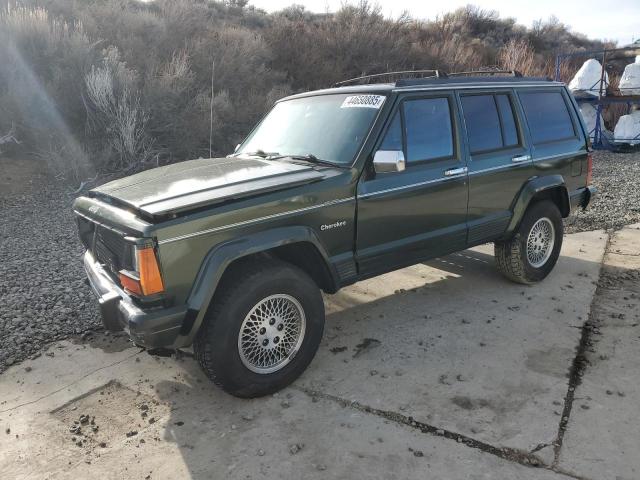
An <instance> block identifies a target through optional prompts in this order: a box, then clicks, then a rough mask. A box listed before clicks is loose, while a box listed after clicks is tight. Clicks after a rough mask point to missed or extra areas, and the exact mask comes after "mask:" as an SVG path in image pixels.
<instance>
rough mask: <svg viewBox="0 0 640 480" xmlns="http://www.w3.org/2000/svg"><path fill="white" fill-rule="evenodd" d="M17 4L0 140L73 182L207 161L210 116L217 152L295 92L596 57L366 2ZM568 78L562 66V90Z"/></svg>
mask: <svg viewBox="0 0 640 480" xmlns="http://www.w3.org/2000/svg"><path fill="white" fill-rule="evenodd" d="M19 3H20V7H19V8H16V7H15V6H13V5H14V2H13V1H11V0H0V5H4V7H2V6H0V112H2V114H1V115H0V132H3V133H4V132H7V131H9V129H10V128H11V125H12V124H15V127H16V136H17V138H19V139H20V140H21V142H22V144H21V145H19V146H18V147H19V148H22V149H24V150H25V151H28V152H39V156H40V157H41V158H43V159H47V162H48V164H49V165H51V168H52V170H54V171H55V172H57V173H59V174H60V175H61V176H64V178H66V179H68V180H70V181H74V182H76V183H79V182H78V180H79V179H83V178H91V177H92V176H93V175H95V171H98V172H115V171H118V172H122V173H124V172H129V171H132V170H136V169H139V168H145V167H146V166H150V165H156V164H158V163H168V162H174V161H179V160H183V159H187V158H192V157H198V156H206V155H208V154H209V120H210V118H209V116H210V107H211V104H213V126H214V132H213V152H214V154H225V153H228V152H230V151H232V150H233V147H234V146H235V144H237V143H238V142H239V141H241V140H242V138H243V137H244V135H246V134H247V132H248V131H249V130H250V129H251V127H252V125H253V124H254V123H255V121H256V120H257V119H258V118H259V117H260V116H261V115H262V114H263V113H264V111H265V110H267V109H268V108H269V107H270V106H271V105H272V104H273V102H274V101H275V100H276V99H277V98H280V97H282V96H284V95H287V94H289V93H292V92H298V91H301V90H309V89H315V88H324V87H328V86H330V85H331V84H333V83H335V82H336V81H339V80H343V79H345V78H350V77H356V76H359V75H362V74H374V73H381V72H386V71H394V70H408V69H443V70H445V71H452V72H453V71H461V70H473V69H479V68H482V67H483V66H485V65H502V66H503V67H504V68H509V69H512V68H514V69H517V70H520V71H522V72H523V73H525V74H539V73H540V72H544V73H547V74H548V75H549V74H550V75H551V76H552V75H553V60H554V58H555V54H556V53H557V52H562V51H571V50H594V49H598V48H602V46H603V44H602V42H597V41H591V40H589V39H587V38H586V37H584V36H581V35H576V34H573V33H572V32H570V30H569V29H568V28H567V27H566V26H564V25H563V24H561V23H560V22H558V21H557V20H555V19H550V20H548V21H545V22H538V23H536V25H535V27H534V28H533V29H527V28H525V27H523V26H519V25H517V24H516V23H515V21H514V20H513V19H509V18H500V17H499V15H498V14H497V12H495V11H489V10H482V9H479V8H477V7H473V6H468V7H465V8H461V9H458V10H456V11H454V12H451V13H448V14H446V15H442V16H440V17H438V18H437V19H436V20H434V21H423V22H420V21H416V20H413V19H411V18H410V17H409V16H408V15H402V16H400V17H399V18H395V19H392V18H385V17H384V16H383V15H382V13H381V9H380V8H379V7H376V6H374V5H373V4H372V3H369V2H367V1H361V2H359V3H357V4H355V5H345V6H343V7H342V8H341V9H340V10H339V11H337V12H336V13H323V14H315V13H311V12H309V11H307V10H305V9H304V7H300V6H292V7H289V8H286V9H284V10H283V11H281V12H276V13H273V14H267V13H265V12H263V11H260V10H259V9H256V8H253V7H251V6H250V5H247V3H246V1H245V0H227V1H225V2H220V1H204V0H155V1H154V2H140V1H136V0H86V1H78V0H45V1H43V0H20V2H19ZM42 5H46V9H44V8H43V7H42ZM212 62H215V74H214V79H213V98H212V92H211V66H212ZM577 68H579V64H577V63H576V62H575V61H573V62H563V64H562V69H561V70H562V71H561V75H562V79H563V80H565V81H567V80H569V79H570V78H571V76H572V75H573V73H575V70H577Z"/></svg>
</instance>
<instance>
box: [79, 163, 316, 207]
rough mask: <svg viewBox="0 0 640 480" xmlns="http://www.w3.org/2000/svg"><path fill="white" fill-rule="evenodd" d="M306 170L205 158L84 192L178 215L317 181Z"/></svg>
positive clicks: (287, 164) (162, 168)
mask: <svg viewBox="0 0 640 480" xmlns="http://www.w3.org/2000/svg"><path fill="white" fill-rule="evenodd" d="M323 177H324V175H323V174H322V173H320V172H319V171H317V170H315V169H313V168H312V167H310V166H306V165H299V164H294V163H288V162H283V161H277V160H262V159H254V158H239V157H234V158H209V159H199V160H189V161H186V162H181V163H174V164H172V165H167V166H164V167H158V168H154V169H152V170H147V171H144V172H140V173H137V174H135V175H131V176H129V177H125V178H121V179H119V180H114V181H113V182H109V183H106V184H104V185H102V186H100V187H97V188H95V189H93V190H91V191H90V192H89V196H93V197H98V198H101V197H109V198H111V199H115V200H116V201H117V202H118V203H121V204H125V205H127V206H129V207H133V208H135V209H137V210H140V211H142V212H144V213H146V214H148V215H152V216H155V215H164V214H167V213H178V212H183V211H186V210H191V209H193V208H197V207H202V206H207V205H213V204H216V203H220V202H224V201H227V200H230V199H237V198H242V197H247V196H252V195H256V194H259V193H264V192H269V191H275V190H280V189H283V188H290V187H293V186H297V185H303V184H306V183H310V182H313V181H316V180H320V179H321V178H323Z"/></svg>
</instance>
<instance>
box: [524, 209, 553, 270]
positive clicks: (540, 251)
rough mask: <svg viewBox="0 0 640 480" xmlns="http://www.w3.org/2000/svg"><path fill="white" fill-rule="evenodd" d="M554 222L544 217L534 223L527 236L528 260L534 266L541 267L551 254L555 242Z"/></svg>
mask: <svg viewBox="0 0 640 480" xmlns="http://www.w3.org/2000/svg"><path fill="white" fill-rule="evenodd" d="M555 234H556V232H555V228H554V227H553V222H552V221H551V220H549V219H548V218H547V217H543V218H541V219H540V220H538V221H537V222H536V223H534V224H533V227H531V230H530V231H529V236H528V237H527V261H528V262H529V265H531V266H532V267H534V268H540V267H542V266H543V265H544V264H545V263H547V260H549V257H550V256H551V253H552V252H553V245H554V243H555Z"/></svg>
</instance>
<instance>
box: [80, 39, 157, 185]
mask: <svg viewBox="0 0 640 480" xmlns="http://www.w3.org/2000/svg"><path fill="white" fill-rule="evenodd" d="M85 84H86V93H87V112H88V120H89V127H90V131H91V133H93V134H94V135H95V136H99V137H102V138H103V139H106V146H107V148H110V149H111V150H112V151H113V152H114V155H113V157H112V162H111V164H110V165H108V167H110V169H112V170H115V171H119V172H131V171H135V170H139V169H141V168H142V167H144V165H145V164H146V163H147V162H148V161H149V160H151V159H152V158H153V157H154V155H155V152H154V150H153V143H154V142H153V139H152V138H151V137H149V135H148V134H147V131H146V124H147V121H148V119H149V116H148V114H147V112H146V111H145V110H144V109H143V107H142V106H141V102H140V94H139V93H138V91H137V89H136V74H135V72H133V71H131V70H130V69H128V68H127V66H126V64H125V63H124V62H122V61H121V60H120V57H119V53H118V50H117V49H116V48H115V47H110V48H108V49H106V50H105V52H104V59H103V62H102V65H100V66H93V67H91V71H90V72H89V73H87V75H86V76H85Z"/></svg>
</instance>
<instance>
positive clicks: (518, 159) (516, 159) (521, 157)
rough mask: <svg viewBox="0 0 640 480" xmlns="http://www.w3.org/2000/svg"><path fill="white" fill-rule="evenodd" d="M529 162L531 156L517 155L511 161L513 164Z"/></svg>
mask: <svg viewBox="0 0 640 480" xmlns="http://www.w3.org/2000/svg"><path fill="white" fill-rule="evenodd" d="M529 160H531V155H516V156H515V157H513V158H512V159H511V161H512V162H513V163H522V162H528V161H529Z"/></svg>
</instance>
